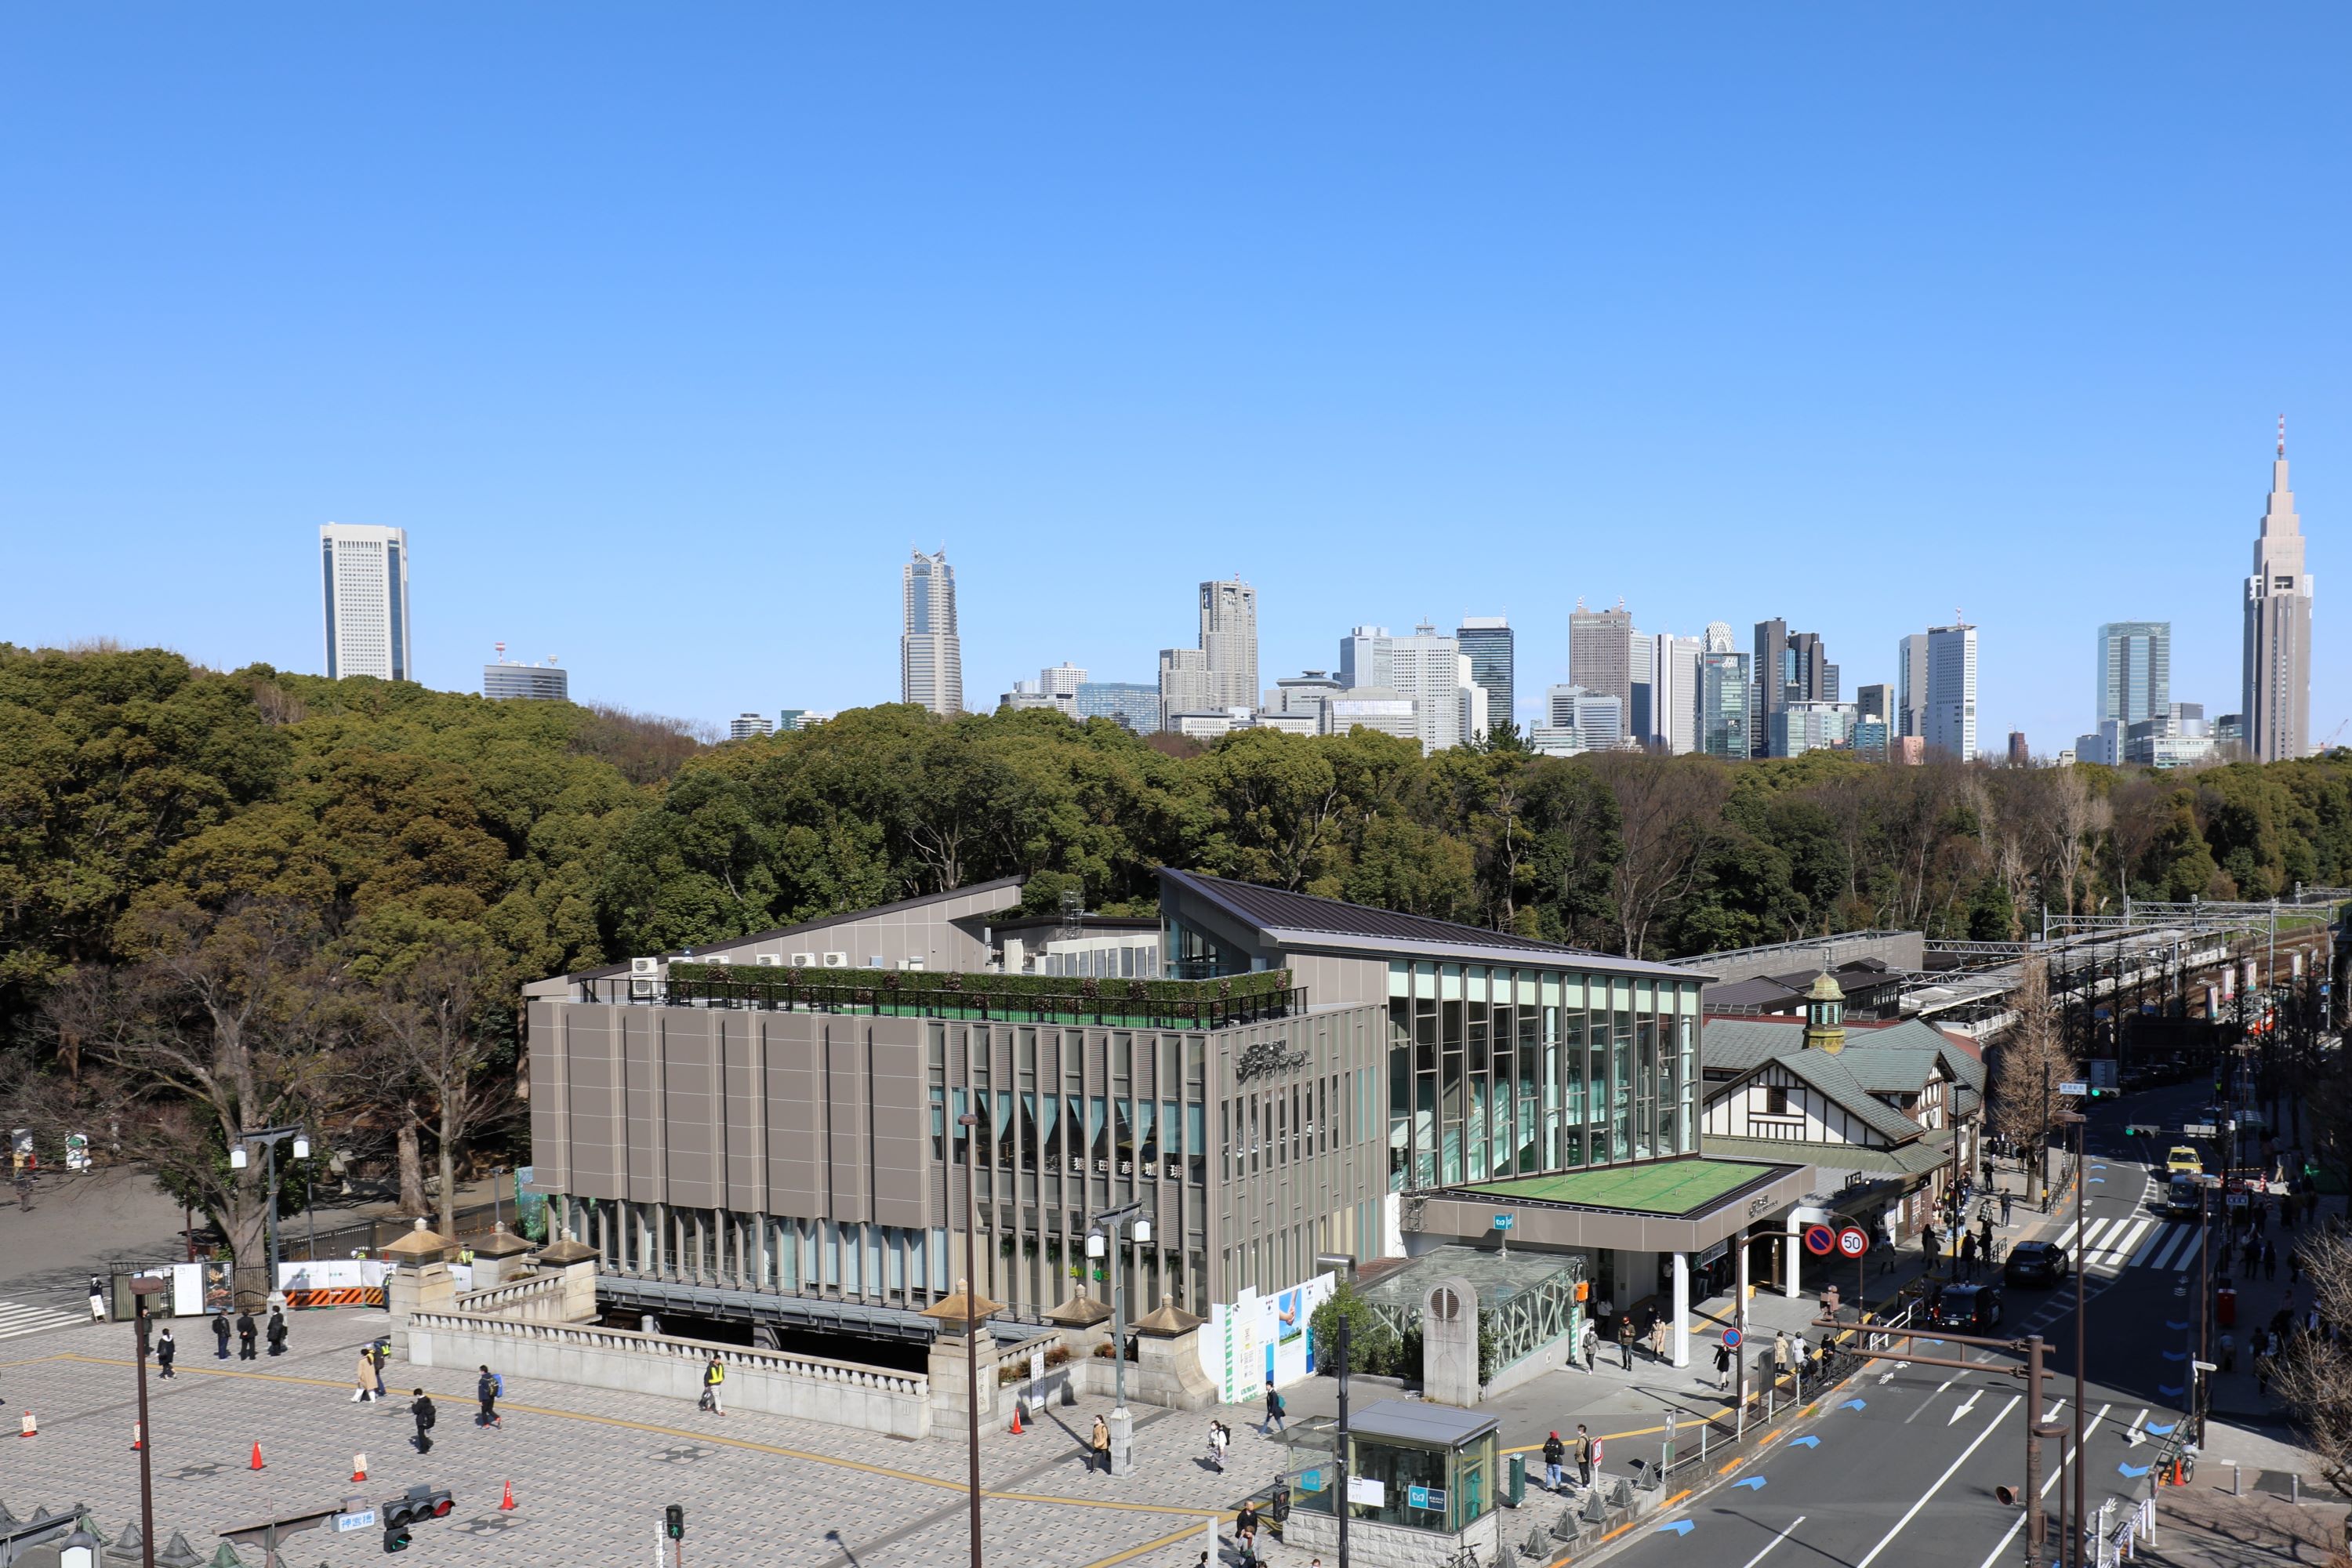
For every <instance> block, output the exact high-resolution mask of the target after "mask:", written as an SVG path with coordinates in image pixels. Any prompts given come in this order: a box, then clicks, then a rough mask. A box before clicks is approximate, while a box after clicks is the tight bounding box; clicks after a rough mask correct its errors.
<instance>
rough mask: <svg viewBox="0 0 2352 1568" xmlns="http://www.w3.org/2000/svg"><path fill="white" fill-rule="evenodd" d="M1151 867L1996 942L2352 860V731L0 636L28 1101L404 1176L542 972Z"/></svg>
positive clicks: (1547, 928)
mask: <svg viewBox="0 0 2352 1568" xmlns="http://www.w3.org/2000/svg"><path fill="white" fill-rule="evenodd" d="M1161 865H1180V866H1185V867H1190V868H1200V869H1204V870H1209V871H1213V872H1217V873H1221V874H1223V875H1226V876H1232V877H1239V878H1244V879H1251V880H1255V881H1261V882H1267V883H1272V884H1276V885H1278V886H1281V887H1286V888H1293V889H1302V890H1304V891H1307V892H1313V893H1319V894H1325V895H1328V896H1330V897H1334V898H1341V899H1349V900H1357V901H1360V902H1364V903H1370V904H1378V905H1382V906H1386V907H1390V908H1394V909H1400V910H1414V911H1418V912H1421V913H1425V914H1431V915H1436V916H1440V917H1443V918H1445V919H1450V920H1458V921H1472V922H1475V923H1479V924H1485V925H1492V926H1496V927H1505V928H1508V929H1512V930H1515V931H1522V932H1525V933H1528V934H1532V935H1538V936H1543V937H1548V938H1553V939H1557V940H1561V941H1566V942H1575V943H1578V944H1580V945H1586V946H1591V947H1595V948H1600V949H1604V950H1607V951H1611V952H1637V953H1642V954H1645V955H1649V956H1672V955H1677V954H1683V953H1689V952H1704V951H1707V950H1710V949H1717V948H1724V947H1736V946H1743V945H1747V944H1750V943H1756V942H1776V941H1782V940H1788V939H1792V938H1797V937H1801V936H1804V935H1808V934H1813V933H1819V932H1823V931H1842V930H1851V929H1856V928H1864V927H1873V926H1895V927H1906V928H1923V929H1925V930H1927V931H1930V932H1931V933H1937V934H1951V935H1969V936H1976V937H1981V938H2002V937H2011V936H2015V935H2018V934H2021V933H2022V932H2023V931H2027V930H2030V929H2032V927H2033V925H2034V924H2035V923H2036V921H2038V919H2039V911H2040V910H2041V909H2042V906H2044V905H2047V906H2049V907H2050V908H2052V909H2064V908H2067V907H2070V906H2071V907H2074V908H2076V909H2095V908H2100V907H2104V906H2105V905H2107V904H2110V903H2113V902H2114V901H2116V900H2118V899H2119V898H2120V897H2121V896H2122V895H2123V894H2124V893H2125V892H2126V890H2128V891H2129V892H2130V893H2131V894H2132V895H2134V896H2136V897H2143V898H2187V897H2189V896H2190V895H2205V896H2209V897H2217V898H2226V897H2240V898H2263V897H2267V896H2269V895H2270V894H2272V893H2273V892H2284V891H2286V890H2288V889H2291V888H2292V887H2293V886H2294V884H2295V883H2297V882H2306V883H2319V884H2336V885H2342V884H2345V883H2347V882H2352V753H2347V752H2343V751H2338V752H2333V753H2331V754H2330V755H2329V756H2327V757H2326V758H2324V759H2318V760H2314V761H2309V762H2302V763H2276V764H2273V765H2270V766H2267V767H2258V766H2252V765H2245V764H2240V765H2233V766H2228V767H2219V768H2211V769H2206V770H2201V771H2199V772H2195V773H2175V774H2148V773H2115V772H2112V771H2109V770H2105V769H2100V768H2094V767H2076V768H2068V769H2056V768H2017V769H2011V768H1989V767H1983V766H1974V765H1972V766H1959V765H1956V764H1936V765H1929V766H1926V767H1916V768H1903V767H1885V766H1879V765H1874V764H1870V763H1862V762H1858V761H1856V760H1854V759H1853V758H1851V757H1847V756H1840V755H1836V754H1832V753H1815V754H1813V755H1810V756H1806V757H1802V758H1798V759H1795V760H1791V761H1786V762H1766V763H1740V764H1726V763H1717V762H1714V761H1710V760H1707V759H1704V758H1695V757H1679V758H1658V757H1649V756H1643V755H1638V754H1628V753H1611V754H1606V755H1598V756H1591V757H1578V758H1538V757H1534V756H1530V755H1528V754H1527V753H1525V752H1519V751H1517V750H1512V749H1508V748H1507V747H1503V748H1496V749H1490V750H1485V751H1477V752H1471V751H1458V752H1444V753H1442V754H1440V755H1437V756H1434V757H1428V758H1423V756H1421V755H1420V752H1419V748H1418V747H1417V746H1415V745H1412V744H1411V743H1409V742H1399V741H1396V740H1393V739H1391V738H1388V737H1385V736H1380V735H1374V734H1370V733H1369V732H1365V731H1358V732H1357V733H1355V734H1353V735H1349V736H1345V737H1334V738H1327V739H1315V738H1303V737H1297V736H1287V735H1279V734H1275V733H1271V732H1268V731H1248V732H1244V733H1241V734H1236V735H1233V736H1230V737H1227V738H1225V739H1223V740H1222V741H1220V742H1217V743H1216V744H1214V745H1213V746H1209V747H1206V748H1201V747H1196V746H1193V745H1192V744H1191V743H1189V742H1171V741H1170V740H1168V739H1167V738H1152V739H1143V738H1139V737H1137V736H1134V735H1132V734H1129V732H1127V731H1124V730H1121V729H1119V728H1118V726H1116V725H1114V724H1111V723H1109V722H1108V721H1092V722H1089V723H1087V724H1083V725H1081V724H1077V723H1073V722H1072V721H1068V720H1066V719H1064V718H1062V717H1061V716H1059V715H1056V714H1053V713H1048V712H1037V711H1029V712H1020V713H1013V712H1005V713H1001V714H995V715H974V716H970V717H966V718H962V719H958V720H955V721H938V720H934V719H932V718H929V717H928V716H927V715H925V714H923V713H922V712H920V711H919V710H915V709H911V708H906V707H899V706H889V707H878V708H869V709H863V710H854V711H851V712H846V713H844V714H842V715H840V716H839V717H837V718H836V719H835V720H833V721H830V722H828V723H826V724H824V725H823V726H822V727H820V728H817V729H815V730H813V731H807V732H803V733H799V734H790V735H781V736H776V737H772V738H770V739H766V740H760V741H747V742H730V743H728V744H723V745H710V744H708V743H706V742H704V741H703V740H702V739H700V738H698V737H697V736H696V735H695V734H694V733H693V732H692V730H691V728H690V727H689V726H687V725H685V724H682V723H678V722H676V721H665V720H657V719H648V718H646V717H643V716H640V715H633V714H628V713H623V712H616V711H613V710H598V709H592V708H583V707H577V706H573V705H571V704H562V703H539V702H491V701H487V700H483V699H481V698H478V697H473V696H467V695H458V694H452V693H447V692H436V691H428V690H426V689H423V688H422V687H418V686H415V685H409V684H391V683H385V682H382V681H376V680H372V679H349V680H344V681H341V682H331V681H328V680H325V679H320V678H316V677H310V676H299V675H288V674H282V673H280V672H278V671H276V670H273V669H270V668H267V667H263V666H256V667H252V668H246V669H241V670H237V671H235V672H232V673H226V674H223V673H219V672H215V671H210V670H205V669H200V668H194V667H192V666H191V665H189V664H188V663H187V662H186V661H185V660H184V659H183V658H179V657H178V656H177V655H174V654H171V653H167V652H163V651H160V650H154V649H142V650H123V649H115V648H110V647H100V648H93V649H83V650H75V651H62V652H61V651H56V650H38V651H34V650H26V649H22V648H16V647H8V646H6V645H0V1050H5V1051H6V1052H8V1053H9V1058H8V1060H7V1061H6V1062H5V1063H0V1068H5V1071H0V1100H7V1099H9V1098H10V1097H11V1096H13V1097H14V1100H15V1101H19V1102H20V1101H23V1100H26V1099H27V1097H31V1098H36V1099H37V1098H39V1097H43V1096H47V1097H50V1098H51V1100H56V1098H57V1097H58V1096H64V1097H66V1099H67V1100H69V1101H70V1102H72V1103H73V1104H75V1106H76V1107H77V1112H78V1113H79V1114H83V1115H91V1114H98V1113H100V1112H105V1113H110V1114H113V1115H115V1116H117V1117H121V1116H126V1115H127V1116H129V1117H130V1119H131V1121H133V1122H135V1123H137V1124H140V1125H145V1124H148V1123H151V1122H152V1123H156V1124H157V1125H159V1126H163V1128H164V1130H165V1134H168V1137H167V1138H165V1141H167V1142H168V1141H169V1140H170V1139H176V1140H177V1141H178V1142H181V1143H187V1142H190V1141H191V1140H194V1141H195V1142H199V1143H205V1144H208V1145H211V1146H212V1147H213V1152H215V1153H217V1152H218V1151H219V1147H220V1146H221V1145H223V1144H224V1143H225V1138H226V1133H225V1132H224V1131H221V1129H224V1128H227V1127H233V1126H236V1125H247V1126H250V1125H257V1124H258V1123H259V1122H260V1121H263V1120H266V1119H268V1118H269V1117H273V1116H278V1115H282V1114H304V1113H309V1112H311V1111H314V1110H317V1109H318V1108H320V1107H322V1106H329V1105H331V1106H334V1107H336V1108H337V1109H338V1110H341V1111H342V1112H344V1113H345V1119H348V1120H354V1121H357V1122H359V1123H361V1124H365V1125H372V1126H376V1127H379V1128H381V1129H382V1130H383V1138H384V1140H385V1147H386V1149H387V1150H394V1149H396V1150H397V1154H398V1159H399V1163H400V1166H401V1169H402V1172H403V1178H404V1187H411V1186H412V1185H415V1184H421V1181H422V1174H423V1169H422V1168H423V1162H424V1159H425V1153H426V1152H427V1151H431V1152H435V1153H437V1154H438V1155H439V1156H440V1158H441V1159H442V1160H443V1161H445V1162H446V1161H447V1160H449V1159H450V1158H452V1157H453V1156H455V1155H457V1154H459V1153H461V1152H462V1150H463V1148H464V1147H466V1146H470V1145H471V1144H473V1143H476V1142H481V1141H483V1140H485V1139H493V1138H496V1137H499V1136H500V1135H502V1134H501V1132H500V1129H502V1128H504V1129H509V1130H510V1129H511V1127H512V1123H513V1117H512V1107H511V1105H510V1104H509V1103H507V1101H508V1100H510V1099H511V1096H510V1095H507V1096H503V1097H502V1095H501V1093H500V1092H499V1085H501V1084H503V1083H505V1082H506V1081H508V1080H509V1079H511V1078H512V1077H513V1075H514V1069H515V1066H516V1063H515V1047H514V1035H515V1026H514V1018H513V1007H512V1000H511V999H512V997H513V994H514V990H515V987H516V985H517V984H519V983H520V982H522V981H525V980H528V979H535V978H539V977H541V976H544V975H548V974H552V973H560V972H562V971H564V970H566V969H571V968H578V967H581V966H583V965H586V964H590V963H599V962H603V961H606V960H609V959H612V958H615V957H619V956H623V955H626V954H629V953H636V952H654V951H658V950H663V949H671V948H677V947H680V946H685V945H688V944H692V943H699V942H709V941H711V940H714V939H717V938H720V937H725V936H731V935H738V934H741V933H744V932H748V931H760V930H763V929H766V928H770V927H773V926H777V925H782V924H786V923H789V922H792V921H798V920H803V919H807V918H811V917H814V916H817V915H822V914H826V913H830V912H834V911H837V910H848V909H854V908H857V907H860V906H863V905H866V904H872V903H877V902H882V901H885V900H892V899H898V898H905V897H908V896H910V895H913V894H917V893H922V892H928V891H933V890H937V889H944V888H950V887H954V886H957V885H959V884H961V883H966V882H971V881H977V880H982V879H988V878H992V877H1000V876H1004V875H1008V874H1011V873H1015V872H1020V873H1026V874H1028V875H1029V876H1030V877H1031V878H1032V879H1033V880H1032V882H1031V884H1030V892H1029V897H1030V899H1031V900H1032V901H1033V903H1034V904H1035V905H1036V906H1038V907H1041V908H1051V907H1055V906H1056V905H1057V904H1058V902H1059V899H1060V896H1061V894H1062V893H1063V891H1065V890H1066V889H1070V888H1077V889H1082V891H1083V895H1084V897H1085V900H1086V902H1087V907H1089V908H1090V909H1096V910H1109V911H1120V910H1143V909H1147V908H1150V907H1151V905H1152V904H1153V901H1154V899H1155V891H1154V882H1153V875H1152V874H1153V871H1154V868H1157V867H1159V866H1161ZM485 1084H487V1085H488V1088H485V1087H484V1086H485ZM109 1097H111V1098H109ZM453 1100H454V1101H455V1102H456V1103H455V1106H454V1110H455V1114H454V1115H453V1114H452V1110H453V1107H452V1101H453ZM371 1105H373V1108H374V1110H373V1112H370V1111H368V1110H367V1108H368V1107H369V1106H371ZM11 1109H16V1110H18V1111H19V1112H20V1113H23V1114H30V1113H31V1112H30V1110H29V1109H27V1108H26V1107H24V1106H23V1105H21V1104H13V1105H12V1104H0V1110H11ZM174 1117H177V1118H178V1119H179V1120H177V1121H174ZM159 1136H163V1135H161V1134H159ZM151 1154H152V1151H151ZM388 1157H389V1156H388ZM183 1163H185V1164H187V1166H188V1168H187V1169H186V1170H184V1171H183V1172H182V1173H181V1174H180V1176H179V1177H178V1178H177V1179H178V1180H179V1181H181V1183H182V1184H183V1186H184V1190H185V1191H186V1192H187V1193H188V1194H190V1195H191V1196H192V1197H193V1198H194V1199H195V1200H197V1201H202V1202H204V1203H205V1204H206V1205H207V1206H210V1207H213V1208H214V1209H215V1212H221V1211H222V1210H223V1209H224V1208H226V1207H233V1206H235V1204H234V1202H233V1201H232V1200H233V1199H234V1197H235V1189H236V1184H235V1183H228V1182H227V1177H226V1163H225V1155H224V1156H222V1159H221V1169H220V1171H219V1172H218V1173H214V1174H217V1175H218V1177H219V1182H215V1181H214V1180H213V1177H212V1175H210V1174H208V1173H207V1170H206V1169H205V1168H202V1162H201V1161H196V1162H194V1163H190V1162H186V1161H184V1162H183ZM222 1183H226V1186H223V1185H222ZM415 1190H420V1191H421V1185H415ZM224 1194H226V1196H225V1195H224Z"/></svg>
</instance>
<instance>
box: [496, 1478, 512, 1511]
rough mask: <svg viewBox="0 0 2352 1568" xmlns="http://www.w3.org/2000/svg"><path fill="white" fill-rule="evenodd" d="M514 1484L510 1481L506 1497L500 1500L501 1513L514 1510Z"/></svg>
mask: <svg viewBox="0 0 2352 1568" xmlns="http://www.w3.org/2000/svg"><path fill="white" fill-rule="evenodd" d="M514 1505H515V1500H514V1482H512V1481H509V1482H508V1483H507V1489H506V1495H505V1496H503V1497H501V1498H499V1512H500V1513H506V1512H509V1511H510V1510H512V1509H513V1508H514Z"/></svg>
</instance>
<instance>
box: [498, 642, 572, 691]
mask: <svg viewBox="0 0 2352 1568" xmlns="http://www.w3.org/2000/svg"><path fill="white" fill-rule="evenodd" d="M497 647H498V652H499V658H498V662H497V663H496V664H486V665H484V666H482V695H483V696H485V697H488V698H490V699H492V700H502V699H506V698H521V699H523V700H529V701H535V702H566V701H569V700H571V697H572V672H571V671H570V670H568V669H565V668H562V666H560V665H558V664H557V663H556V662H555V656H554V655H552V654H550V655H549V656H548V658H547V662H546V663H545V664H543V665H541V664H515V663H512V662H510V661H509V659H508V658H507V645H506V644H504V643H499V644H498V645H497Z"/></svg>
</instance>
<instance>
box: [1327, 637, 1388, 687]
mask: <svg viewBox="0 0 2352 1568" xmlns="http://www.w3.org/2000/svg"><path fill="white" fill-rule="evenodd" d="M1394 640H1395V639H1393V638H1392V637H1390V636H1389V629H1388V627H1386V626H1350V627H1349V629H1348V635H1347V636H1346V637H1341V638H1340V639H1339V684H1340V685H1342V686H1346V687H1356V686H1386V685H1387V684H1388V683H1389V645H1390V643H1391V642H1392V641H1394Z"/></svg>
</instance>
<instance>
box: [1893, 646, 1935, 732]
mask: <svg viewBox="0 0 2352 1568" xmlns="http://www.w3.org/2000/svg"><path fill="white" fill-rule="evenodd" d="M1895 706H1896V710H1897V711H1896V714H1895V718H1896V720H1897V721H1898V722H1897V724H1896V727H1895V733H1896V734H1897V735H1909V736H1911V737H1912V738H1913V739H1915V740H1916V739H1917V738H1918V737H1920V736H1922V735H1925V734H1926V733H1927V634H1926V633H1925V632H1913V633H1912V634H1911V635H1910V636H1909V637H1905V638H1903V639H1902V640H1901V641H1899V642H1897V643H1896V644H1895Z"/></svg>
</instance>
